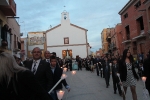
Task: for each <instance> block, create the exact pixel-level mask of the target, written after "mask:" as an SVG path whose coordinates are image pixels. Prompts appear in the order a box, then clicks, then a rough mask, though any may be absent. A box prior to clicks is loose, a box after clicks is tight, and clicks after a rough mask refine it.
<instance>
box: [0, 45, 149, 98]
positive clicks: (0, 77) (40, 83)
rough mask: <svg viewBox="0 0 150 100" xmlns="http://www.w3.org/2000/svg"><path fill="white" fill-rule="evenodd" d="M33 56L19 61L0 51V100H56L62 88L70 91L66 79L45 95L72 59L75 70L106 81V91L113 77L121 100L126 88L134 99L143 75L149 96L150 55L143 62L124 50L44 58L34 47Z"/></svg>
mask: <svg viewBox="0 0 150 100" xmlns="http://www.w3.org/2000/svg"><path fill="white" fill-rule="evenodd" d="M3 43H4V44H5V42H3ZM32 56H33V58H32V59H30V60H29V59H26V60H25V61H22V60H21V59H20V58H17V57H16V56H13V55H11V54H10V53H9V52H7V50H5V48H3V49H0V100H58V98H57V91H58V90H62V89H63V86H62V85H64V87H65V88H66V89H67V90H68V92H69V91H70V86H69V85H68V84H67V82H66V80H65V79H63V80H62V81H61V82H60V83H59V84H58V86H57V87H55V88H54V90H53V91H52V92H51V93H48V92H49V91H50V90H51V89H52V87H53V86H54V85H55V84H56V83H57V82H58V81H59V80H60V78H61V76H62V74H63V68H64V67H66V68H67V71H68V70H69V69H70V71H72V70H73V68H74V67H73V64H72V63H73V62H72V61H73V60H75V62H77V66H78V69H77V70H78V71H79V70H81V71H82V68H83V67H84V68H85V69H86V70H87V71H90V72H91V73H94V70H96V75H97V76H100V77H101V78H104V79H105V82H106V88H109V86H110V83H109V81H110V76H112V80H113V89H114V94H116V93H117V89H118V93H119V95H120V96H122V97H123V100H125V94H126V91H127V88H128V87H130V90H131V92H132V97H133V100H137V94H136V80H137V81H138V80H139V79H141V77H143V76H144V77H146V88H147V90H148V91H149V93H150V85H149V84H150V52H149V53H148V55H147V58H146V59H144V60H141V59H140V60H136V61H135V59H134V58H133V56H132V55H131V52H130V50H129V49H125V50H124V52H123V55H122V56H111V55H104V56H99V55H98V56H96V57H92V56H91V57H87V58H83V59H82V58H80V57H79V56H77V57H76V58H75V59H73V58H66V59H61V58H58V57H57V56H56V54H52V53H50V51H45V52H44V57H45V58H44V59H43V58H42V57H41V56H42V51H41V49H40V48H39V47H35V48H34V49H33V50H32ZM136 69H138V72H137V71H136ZM121 86H123V90H122V89H121Z"/></svg>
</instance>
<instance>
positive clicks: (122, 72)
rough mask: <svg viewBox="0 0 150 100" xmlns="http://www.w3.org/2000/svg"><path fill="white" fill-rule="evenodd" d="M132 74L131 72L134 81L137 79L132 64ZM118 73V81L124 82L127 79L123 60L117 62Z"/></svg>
mask: <svg viewBox="0 0 150 100" xmlns="http://www.w3.org/2000/svg"><path fill="white" fill-rule="evenodd" d="M132 72H133V76H134V78H136V79H139V77H138V75H137V73H136V71H135V67H134V64H132ZM119 73H120V79H121V81H126V77H127V66H126V63H125V62H123V60H120V62H119Z"/></svg>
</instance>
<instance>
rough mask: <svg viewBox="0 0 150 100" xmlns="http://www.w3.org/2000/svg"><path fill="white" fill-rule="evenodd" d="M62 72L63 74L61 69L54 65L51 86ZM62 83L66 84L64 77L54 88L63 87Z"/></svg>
mask: <svg viewBox="0 0 150 100" xmlns="http://www.w3.org/2000/svg"><path fill="white" fill-rule="evenodd" d="M62 74H63V70H62V69H61V68H60V67H58V66H56V68H55V70H54V73H53V86H54V85H55V84H56V83H57V82H58V81H59V80H60V79H61V76H62ZM62 84H63V85H64V86H65V87H66V86H67V85H68V84H67V82H66V80H65V79H64V80H62V81H61V82H60V83H59V84H58V85H57V87H56V88H55V89H54V90H60V89H62V88H63V86H62Z"/></svg>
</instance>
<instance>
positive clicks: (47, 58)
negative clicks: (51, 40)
mask: <svg viewBox="0 0 150 100" xmlns="http://www.w3.org/2000/svg"><path fill="white" fill-rule="evenodd" d="M44 57H45V59H44V61H46V62H48V63H50V57H51V53H50V52H49V51H45V52H44Z"/></svg>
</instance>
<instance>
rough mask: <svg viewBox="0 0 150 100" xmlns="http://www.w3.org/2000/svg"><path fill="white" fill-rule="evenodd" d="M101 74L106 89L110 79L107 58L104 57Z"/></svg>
mask: <svg viewBox="0 0 150 100" xmlns="http://www.w3.org/2000/svg"><path fill="white" fill-rule="evenodd" d="M103 72H104V76H105V81H106V88H108V86H109V79H110V65H109V61H108V58H107V57H105V61H104V62H103Z"/></svg>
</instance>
